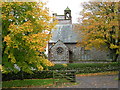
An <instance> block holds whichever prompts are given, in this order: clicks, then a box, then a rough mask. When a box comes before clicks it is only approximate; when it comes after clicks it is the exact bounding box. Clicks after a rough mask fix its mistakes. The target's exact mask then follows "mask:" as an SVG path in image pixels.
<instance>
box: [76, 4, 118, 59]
mask: <svg viewBox="0 0 120 90" xmlns="http://www.w3.org/2000/svg"><path fill="white" fill-rule="evenodd" d="M118 4H119V2H87V3H83V8H84V9H83V11H81V13H80V14H81V15H82V18H80V19H79V21H80V24H79V25H77V28H78V31H79V32H80V34H82V35H80V36H83V37H82V41H79V42H78V44H80V45H82V46H84V47H85V49H92V48H93V47H94V48H97V49H104V50H107V51H109V52H110V58H111V59H112V61H117V58H118V56H119V53H120V37H119V35H120V32H119V24H118Z"/></svg>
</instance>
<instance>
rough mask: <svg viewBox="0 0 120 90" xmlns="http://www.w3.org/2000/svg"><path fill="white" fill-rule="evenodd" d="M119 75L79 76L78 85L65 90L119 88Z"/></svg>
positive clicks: (77, 78)
mask: <svg viewBox="0 0 120 90" xmlns="http://www.w3.org/2000/svg"><path fill="white" fill-rule="evenodd" d="M117 77H118V75H98V76H77V77H76V81H77V83H78V84H77V85H74V86H70V87H64V88H118V80H116V78H117Z"/></svg>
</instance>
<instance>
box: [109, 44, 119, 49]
mask: <svg viewBox="0 0 120 90" xmlns="http://www.w3.org/2000/svg"><path fill="white" fill-rule="evenodd" d="M110 48H111V49H115V48H119V46H117V45H114V44H110Z"/></svg>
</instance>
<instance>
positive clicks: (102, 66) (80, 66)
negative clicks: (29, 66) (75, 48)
mask: <svg viewBox="0 0 120 90" xmlns="http://www.w3.org/2000/svg"><path fill="white" fill-rule="evenodd" d="M119 66H120V63H118V62H114V63H113V62H112V63H68V64H55V65H54V66H52V67H48V69H49V71H33V73H34V74H29V73H26V72H18V73H14V72H11V73H8V74H5V73H4V74H2V80H3V81H6V80H16V79H44V78H52V77H53V73H52V70H59V71H60V70H75V71H76V74H80V73H96V72H105V71H117V70H119V69H120V67H119Z"/></svg>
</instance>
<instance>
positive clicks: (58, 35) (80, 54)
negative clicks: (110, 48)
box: [48, 7, 109, 63]
mask: <svg viewBox="0 0 120 90" xmlns="http://www.w3.org/2000/svg"><path fill="white" fill-rule="evenodd" d="M53 16H54V17H56V18H55V19H57V20H58V24H57V25H56V29H53V30H52V31H51V34H52V37H51V40H50V41H49V42H48V59H49V60H50V61H52V62H54V63H73V62H76V61H80V60H105V59H109V54H108V53H107V52H105V51H99V50H95V49H92V50H85V49H84V48H83V47H80V46H79V47H78V46H77V45H76V44H77V41H78V39H80V37H78V35H77V33H76V32H75V30H74V24H73V23H72V16H71V10H70V9H69V8H68V7H67V8H66V9H65V10H64V15H57V13H53ZM55 19H53V20H55Z"/></svg>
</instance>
